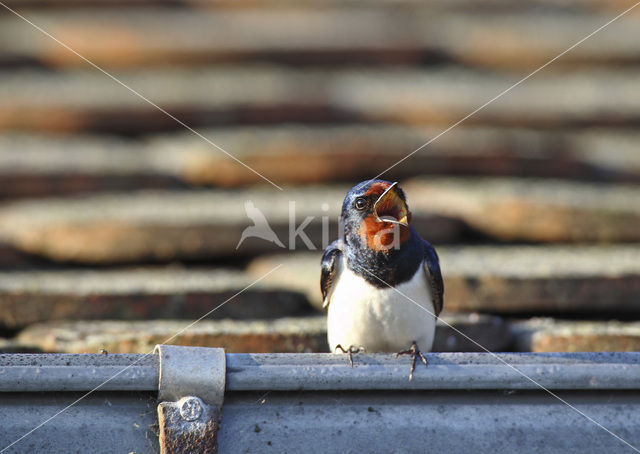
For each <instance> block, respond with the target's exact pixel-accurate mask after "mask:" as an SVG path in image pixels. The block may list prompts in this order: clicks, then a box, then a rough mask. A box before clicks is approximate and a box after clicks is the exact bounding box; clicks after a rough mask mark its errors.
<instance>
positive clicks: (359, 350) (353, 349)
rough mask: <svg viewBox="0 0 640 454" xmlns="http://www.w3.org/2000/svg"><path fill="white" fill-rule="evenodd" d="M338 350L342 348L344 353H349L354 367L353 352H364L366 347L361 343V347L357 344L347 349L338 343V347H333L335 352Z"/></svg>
mask: <svg viewBox="0 0 640 454" xmlns="http://www.w3.org/2000/svg"><path fill="white" fill-rule="evenodd" d="M336 350H340V351H342V353H348V354H349V364H350V365H351V367H353V354H354V353H363V352H364V347H363V346H362V345H361V346H360V347H356V346H355V345H350V346H349V348H347V349H346V350H345V348H344V347H343V346H342V345H340V344H338V345H336V348H334V349H333V352H334V353H335V352H336Z"/></svg>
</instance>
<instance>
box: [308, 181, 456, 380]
mask: <svg viewBox="0 0 640 454" xmlns="http://www.w3.org/2000/svg"><path fill="white" fill-rule="evenodd" d="M341 225H342V226H343V228H344V236H343V237H342V238H340V239H338V240H336V241H334V242H333V243H331V244H330V245H329V246H328V247H327V249H326V250H325V251H324V254H323V256H322V272H321V277H320V288H321V291H322V298H323V307H324V308H325V309H326V310H327V311H328V317H327V319H328V322H327V323H328V340H329V347H330V348H331V351H333V352H336V351H338V350H341V351H342V352H343V353H349V360H350V362H351V365H352V366H353V359H352V357H351V354H352V353H355V352H357V351H362V350H364V351H366V352H369V353H372V352H397V354H398V355H400V354H411V355H412V357H413V358H412V362H411V372H410V374H409V380H411V379H412V378H413V372H414V370H415V364H416V358H417V357H420V359H421V361H422V362H423V363H424V364H425V365H426V364H427V361H426V358H425V356H424V355H423V354H422V351H429V350H431V347H432V345H433V338H434V333H435V326H436V318H437V316H438V314H440V311H442V304H443V295H444V285H443V282H442V274H441V272H440V264H439V260H438V255H437V253H436V251H435V249H434V248H433V246H431V245H430V244H429V243H428V242H427V241H425V240H423V239H422V238H421V237H420V235H419V234H418V232H417V231H416V230H415V229H414V228H413V226H412V225H411V212H410V211H409V207H408V206H407V201H406V197H405V194H404V192H403V191H402V189H400V187H398V185H397V183H391V182H388V181H383V180H368V181H364V182H362V183H360V184H358V185H356V186H354V187H353V188H351V190H350V191H349V192H348V193H347V196H346V197H345V199H344V203H343V205H342V214H341ZM412 300H413V301H412ZM416 303H417V304H416ZM407 347H408V349H407ZM421 350H422V351H421Z"/></svg>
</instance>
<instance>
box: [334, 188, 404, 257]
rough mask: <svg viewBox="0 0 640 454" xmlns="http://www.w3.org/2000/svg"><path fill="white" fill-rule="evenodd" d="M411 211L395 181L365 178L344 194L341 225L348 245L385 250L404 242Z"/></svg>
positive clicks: (377, 250)
mask: <svg viewBox="0 0 640 454" xmlns="http://www.w3.org/2000/svg"><path fill="white" fill-rule="evenodd" d="M410 222H411V212H410V211H409V208H408V207H407V202H406V198H405V195H404V192H403V191H402V189H400V187H399V186H398V184H397V183H391V182H389V181H384V180H368V181H363V182H362V183H359V184H357V185H356V186H354V187H353V188H351V190H350V191H349V192H348V193H347V196H346V197H345V199H344V203H343V204H342V224H343V226H344V234H345V240H346V241H347V243H348V244H350V245H352V246H358V247H366V248H369V249H371V250H373V251H375V252H384V253H388V252H389V251H390V250H391V249H394V248H399V247H400V246H401V245H402V244H403V243H405V242H406V241H407V240H408V239H409V237H410V235H411V230H410V228H409V223H410Z"/></svg>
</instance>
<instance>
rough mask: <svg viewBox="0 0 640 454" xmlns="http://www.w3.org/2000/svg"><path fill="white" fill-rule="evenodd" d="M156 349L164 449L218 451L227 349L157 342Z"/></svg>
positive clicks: (167, 453)
mask: <svg viewBox="0 0 640 454" xmlns="http://www.w3.org/2000/svg"><path fill="white" fill-rule="evenodd" d="M154 352H155V353H156V354H157V355H158V357H159V359H160V374H159V375H160V380H159V384H158V400H159V401H160V403H159V405H158V423H159V426H160V434H159V440H160V452H161V453H162V454H174V453H175V454H177V453H194V454H197V453H215V452H218V442H217V434H218V429H219V427H220V416H221V412H222V404H223V402H224V389H225V375H226V358H225V353H224V350H223V349H221V348H203V347H179V346H174V345H156V348H155V351H154Z"/></svg>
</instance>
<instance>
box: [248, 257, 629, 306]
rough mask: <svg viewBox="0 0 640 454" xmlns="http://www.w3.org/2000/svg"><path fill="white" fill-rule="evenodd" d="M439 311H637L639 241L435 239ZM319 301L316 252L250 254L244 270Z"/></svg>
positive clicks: (318, 273)
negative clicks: (441, 287)
mask: <svg viewBox="0 0 640 454" xmlns="http://www.w3.org/2000/svg"><path fill="white" fill-rule="evenodd" d="M437 250H438V253H439V255H440V262H441V267H442V272H443V275H444V280H445V306H444V307H445V312H449V311H453V312H456V311H460V312H466V311H478V312H487V313H505V314H506V313H511V314H535V313H538V314H540V313H542V314H546V313H560V314H568V313H573V314H580V313H585V312H591V313H612V312H618V313H621V314H623V313H624V314H640V298H639V296H638V295H640V260H638V257H640V246H637V245H620V246H498V247H497V246H486V247H479V246H466V247H444V246H441V247H438V248H437ZM276 264H282V267H281V268H279V269H278V270H276V271H275V272H274V273H273V274H272V275H271V276H269V277H268V281H269V282H270V283H272V284H273V285H280V286H282V287H283V288H289V289H291V290H293V291H297V292H304V293H305V294H306V295H307V297H308V298H309V300H310V301H311V302H312V304H314V305H315V306H316V307H317V308H320V306H321V304H322V303H321V301H320V298H321V296H320V255H319V254H310V253H307V254H297V255H276V256H271V257H270V256H266V257H261V258H257V259H255V260H254V261H253V262H252V263H251V264H250V266H249V268H248V271H249V273H250V274H251V275H252V276H259V275H262V274H264V273H265V272H267V271H268V270H270V269H272V268H273V267H274V266H275V265H276Z"/></svg>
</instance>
